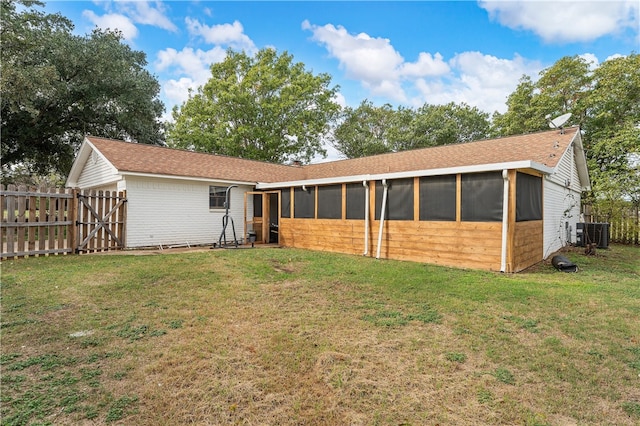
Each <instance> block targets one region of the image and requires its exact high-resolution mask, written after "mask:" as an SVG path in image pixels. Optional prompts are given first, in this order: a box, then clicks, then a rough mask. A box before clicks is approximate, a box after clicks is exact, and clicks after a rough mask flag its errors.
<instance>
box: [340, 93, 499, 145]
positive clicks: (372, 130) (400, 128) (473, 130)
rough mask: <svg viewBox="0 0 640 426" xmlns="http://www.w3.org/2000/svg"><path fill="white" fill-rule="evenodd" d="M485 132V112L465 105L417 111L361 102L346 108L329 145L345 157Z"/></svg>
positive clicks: (441, 142)
mask: <svg viewBox="0 0 640 426" xmlns="http://www.w3.org/2000/svg"><path fill="white" fill-rule="evenodd" d="M488 134H489V120H488V114H486V113H483V112H481V111H480V110H479V109H477V108H476V107H470V106H469V105H467V104H464V103H463V104H460V105H457V104H454V103H449V104H446V105H428V104H425V105H424V106H422V107H421V108H419V109H417V110H413V109H410V108H402V107H400V108H398V109H397V110H394V109H393V107H392V106H391V105H388V104H385V105H383V106H381V107H376V106H374V105H373V104H372V103H371V102H370V101H367V100H365V101H363V102H362V103H361V104H360V105H359V106H358V108H355V109H354V108H349V107H347V108H346V109H345V112H344V117H343V121H342V122H341V123H340V125H338V127H337V128H336V130H335V132H334V135H333V146H334V147H335V148H336V149H337V150H338V151H339V152H340V153H341V154H342V155H344V156H345V157H347V158H357V157H365V156H368V155H375V154H382V153H386V152H397V151H405V150H409V149H416V148H424V147H430V146H439V145H447V144H453V143H459V142H470V141H473V140H478V139H482V138H485V137H486V136H488Z"/></svg>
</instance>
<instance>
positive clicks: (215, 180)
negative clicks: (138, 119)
mask: <svg viewBox="0 0 640 426" xmlns="http://www.w3.org/2000/svg"><path fill="white" fill-rule="evenodd" d="M120 174H121V175H122V176H123V177H126V176H136V177H148V178H161V179H178V180H189V181H198V182H211V183H220V182H224V183H228V184H232V185H247V186H255V185H256V182H251V181H241V180H233V179H225V178H207V177H198V176H178V175H167V174H157V173H142V172H128V171H120Z"/></svg>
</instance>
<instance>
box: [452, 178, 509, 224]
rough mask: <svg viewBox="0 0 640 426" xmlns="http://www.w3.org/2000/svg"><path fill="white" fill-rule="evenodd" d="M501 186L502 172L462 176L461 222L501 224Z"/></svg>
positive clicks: (502, 183)
mask: <svg viewBox="0 0 640 426" xmlns="http://www.w3.org/2000/svg"><path fill="white" fill-rule="evenodd" d="M503 185H504V180H503V179H502V172H487V173H472V174H464V175H462V206H461V210H462V211H461V215H462V220H463V221H468V222H501V221H502V201H503V200H502V198H503V194H502V192H503Z"/></svg>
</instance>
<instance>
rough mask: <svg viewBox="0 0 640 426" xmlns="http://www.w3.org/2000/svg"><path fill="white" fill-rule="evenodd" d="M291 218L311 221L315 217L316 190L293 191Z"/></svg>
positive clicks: (296, 189)
mask: <svg viewBox="0 0 640 426" xmlns="http://www.w3.org/2000/svg"><path fill="white" fill-rule="evenodd" d="M293 196H294V199H293V210H294V211H293V216H294V217H295V218H300V219H313V218H315V216H316V188H315V187H314V186H312V187H307V189H306V191H305V190H304V189H302V188H295V189H294V191H293Z"/></svg>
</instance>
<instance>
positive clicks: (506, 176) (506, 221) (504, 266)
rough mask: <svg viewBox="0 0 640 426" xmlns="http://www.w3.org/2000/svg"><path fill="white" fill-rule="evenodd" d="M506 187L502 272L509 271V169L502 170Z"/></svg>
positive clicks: (503, 210) (504, 190) (503, 197)
mask: <svg viewBox="0 0 640 426" xmlns="http://www.w3.org/2000/svg"><path fill="white" fill-rule="evenodd" d="M502 179H503V180H504V187H503V189H502V194H503V196H502V256H501V259H500V272H507V245H508V241H509V239H508V238H507V231H508V230H509V171H508V170H506V169H505V170H503V171H502Z"/></svg>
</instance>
